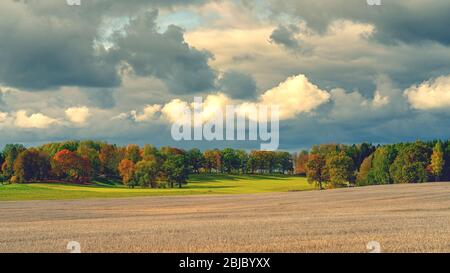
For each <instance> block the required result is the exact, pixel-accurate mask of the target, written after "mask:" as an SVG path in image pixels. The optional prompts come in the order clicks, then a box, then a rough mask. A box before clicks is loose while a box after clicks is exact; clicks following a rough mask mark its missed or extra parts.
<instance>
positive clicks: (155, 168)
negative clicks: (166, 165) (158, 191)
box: [130, 160, 160, 188]
mask: <svg viewBox="0 0 450 273" xmlns="http://www.w3.org/2000/svg"><path fill="white" fill-rule="evenodd" d="M130 161H131V160H130ZM131 162H132V161H131ZM159 172H160V166H159V165H158V162H156V160H142V161H139V162H138V163H137V164H136V171H135V173H134V182H135V183H136V184H138V185H140V186H141V187H142V188H148V187H152V188H156V187H157V186H158V183H157V181H156V179H157V177H158V175H159ZM132 185H134V183H132Z"/></svg>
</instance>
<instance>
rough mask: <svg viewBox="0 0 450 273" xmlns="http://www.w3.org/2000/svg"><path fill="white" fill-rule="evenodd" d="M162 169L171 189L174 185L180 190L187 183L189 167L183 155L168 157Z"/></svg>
mask: <svg viewBox="0 0 450 273" xmlns="http://www.w3.org/2000/svg"><path fill="white" fill-rule="evenodd" d="M163 168H164V172H165V174H166V176H167V182H169V185H170V187H171V188H173V187H174V184H177V185H178V187H179V188H181V187H182V185H183V184H186V183H187V180H188V177H189V166H188V164H187V160H186V158H185V156H184V155H172V156H169V157H168V158H167V159H166V161H165V162H164V167H163Z"/></svg>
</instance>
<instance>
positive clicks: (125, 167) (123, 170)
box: [118, 159, 136, 187]
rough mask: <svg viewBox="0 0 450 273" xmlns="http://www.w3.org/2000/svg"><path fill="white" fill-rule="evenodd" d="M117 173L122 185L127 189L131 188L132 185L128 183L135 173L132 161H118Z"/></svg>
mask: <svg viewBox="0 0 450 273" xmlns="http://www.w3.org/2000/svg"><path fill="white" fill-rule="evenodd" d="M118 171H119V174H120V177H122V182H123V184H124V185H126V186H129V187H133V185H132V183H130V181H131V180H132V179H133V177H134V174H135V172H136V165H135V164H134V163H133V161H131V160H129V159H123V160H122V161H120V164H119V166H118Z"/></svg>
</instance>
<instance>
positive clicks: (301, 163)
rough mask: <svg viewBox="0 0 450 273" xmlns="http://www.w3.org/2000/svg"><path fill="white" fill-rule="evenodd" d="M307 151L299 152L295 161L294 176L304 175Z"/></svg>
mask: <svg viewBox="0 0 450 273" xmlns="http://www.w3.org/2000/svg"><path fill="white" fill-rule="evenodd" d="M308 157H309V153H308V151H301V152H300V153H299V154H298V155H297V157H296V160H295V170H294V172H295V174H298V175H306V163H308Z"/></svg>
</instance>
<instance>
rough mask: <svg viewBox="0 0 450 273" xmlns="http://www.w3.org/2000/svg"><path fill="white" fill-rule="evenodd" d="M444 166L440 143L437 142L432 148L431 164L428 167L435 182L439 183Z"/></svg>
mask: <svg viewBox="0 0 450 273" xmlns="http://www.w3.org/2000/svg"><path fill="white" fill-rule="evenodd" d="M444 164H445V161H444V152H443V149H442V143H441V142H440V141H438V142H437V143H436V145H435V146H434V148H433V154H432V155H431V164H430V165H429V169H430V172H431V174H432V175H433V176H434V178H435V181H436V182H438V181H439V179H440V177H441V175H442V172H443V170H444Z"/></svg>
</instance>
